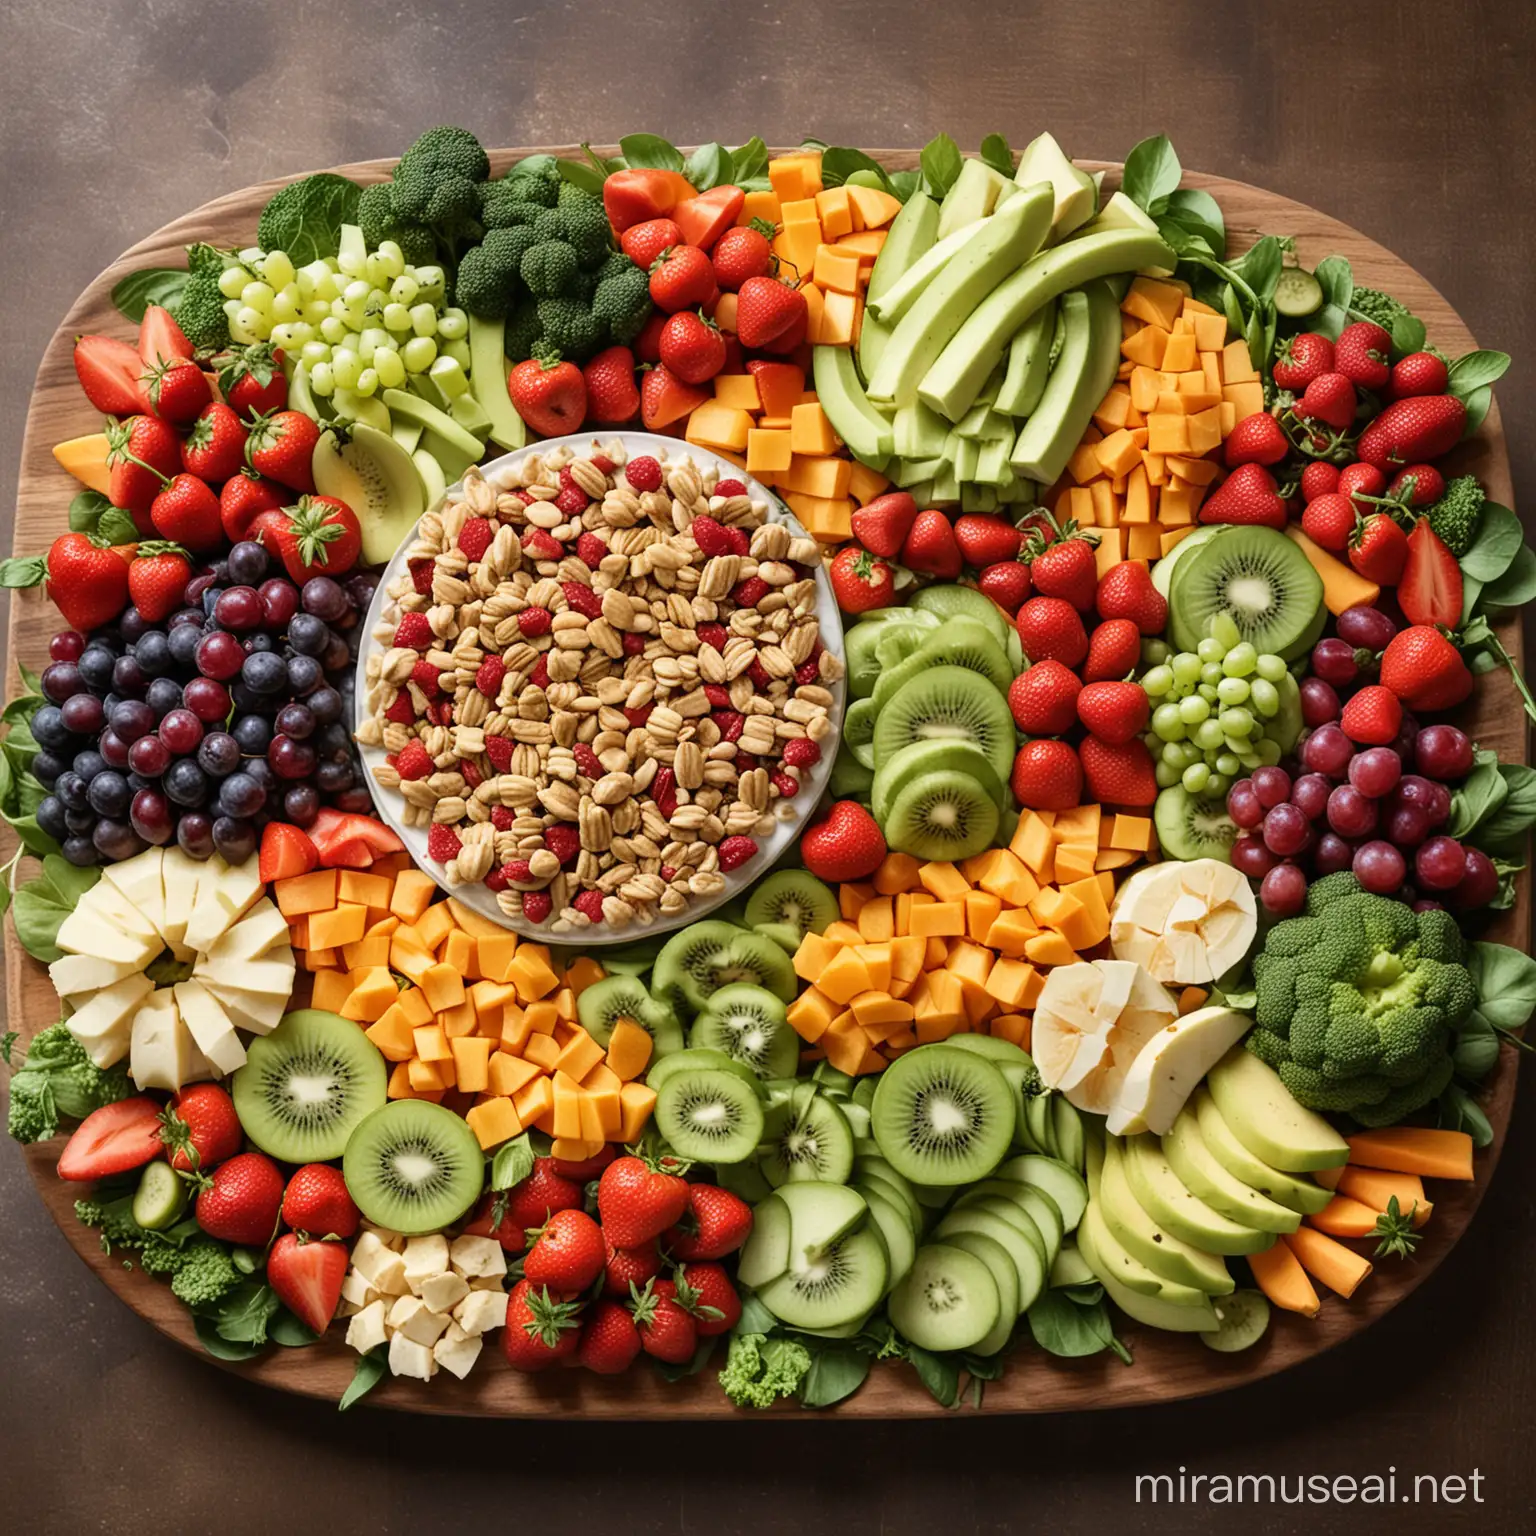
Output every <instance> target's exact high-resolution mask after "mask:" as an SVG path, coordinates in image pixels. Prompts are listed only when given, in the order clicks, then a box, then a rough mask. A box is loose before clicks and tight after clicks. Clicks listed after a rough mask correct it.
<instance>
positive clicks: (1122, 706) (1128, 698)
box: [1077, 683, 1151, 747]
mask: <svg viewBox="0 0 1536 1536" xmlns="http://www.w3.org/2000/svg"><path fill="white" fill-rule="evenodd" d="M1150 713H1151V709H1150V706H1149V705H1148V703H1147V695H1146V690H1145V689H1143V688H1142V686H1141V685H1140V684H1139V683H1089V684H1088V686H1087V687H1086V688H1084V689H1083V691H1082V692H1081V693H1080V694H1078V696H1077V718H1078V719H1079V720H1081V721H1082V722H1083V724H1084V725H1085V726H1086V727H1087V728H1088V730H1089V731H1091V732H1092V733H1093V734H1094V735H1095V736H1097V737H1098V738H1099V740H1100V741H1107V742H1108V743H1109V744H1110V746H1112V747H1119V746H1124V745H1125V743H1126V742H1128V741H1129V740H1130V739H1131V738H1132V737H1133V736H1139V735H1140V734H1141V733H1142V732H1143V731H1144V730H1145V729H1146V728H1147V717H1148V715H1149V714H1150Z"/></svg>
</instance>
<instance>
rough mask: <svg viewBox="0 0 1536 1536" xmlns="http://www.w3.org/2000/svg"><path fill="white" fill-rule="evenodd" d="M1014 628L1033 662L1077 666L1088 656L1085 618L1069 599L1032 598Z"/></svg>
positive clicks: (1021, 611) (1015, 621) (1020, 612)
mask: <svg viewBox="0 0 1536 1536" xmlns="http://www.w3.org/2000/svg"><path fill="white" fill-rule="evenodd" d="M1014 627H1015V629H1017V631H1018V635H1019V644H1020V645H1021V646H1022V647H1023V649H1024V654H1025V655H1026V656H1027V657H1028V658H1029V659H1030V660H1031V661H1059V662H1061V663H1062V664H1063V665H1065V666H1068V667H1075V666H1077V665H1079V664H1080V663H1081V662H1082V659H1083V658H1084V657H1085V656H1086V655H1087V654H1088V631H1087V630H1086V629H1084V628H1083V619H1082V615H1081V614H1080V613H1078V611H1077V609H1076V608H1074V607H1073V606H1072V604H1071V603H1069V602H1068V601H1067V600H1066V599H1065V598H1062V597H1032V598H1030V600H1029V601H1028V602H1027V603H1025V604H1024V606H1023V607H1022V608H1020V609H1019V613H1018V617H1017V618H1016V619H1015V620H1014Z"/></svg>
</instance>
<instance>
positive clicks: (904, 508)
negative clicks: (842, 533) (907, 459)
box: [852, 491, 917, 560]
mask: <svg viewBox="0 0 1536 1536" xmlns="http://www.w3.org/2000/svg"><path fill="white" fill-rule="evenodd" d="M916 517H917V503H916V502H915V501H914V500H913V499H912V498H911V497H910V496H909V495H908V494H907V493H906V492H905V491H887V492H886V493H885V494H884V495H883V496H876V497H875V498H874V499H873V500H872V501H866V502H865V503H864V505H863V506H862V507H860V508H859V510H858V511H857V512H855V513H854V514H853V518H852V525H853V536H854V538H856V539H857V540H858V541H859V543H860V544H862V545H863V546H864V548H865V549H867V550H868V551H869V552H870V553H871V554H873V555H884V556H885V557H886V558H887V559H888V560H894V559H895V558H896V556H897V555H899V554H900V553H901V546H902V544H903V543H904V542H905V540H906V537H907V534H908V533H909V532H910V531H911V528H912V524H913V521H914V520H915V519H916Z"/></svg>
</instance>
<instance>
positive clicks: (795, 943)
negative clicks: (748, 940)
mask: <svg viewBox="0 0 1536 1536" xmlns="http://www.w3.org/2000/svg"><path fill="white" fill-rule="evenodd" d="M752 932H753V933H755V934H757V935H758V937H759V938H764V939H772V940H773V942H774V943H775V944H777V945H778V946H779V948H780V949H782V950H783V951H784V953H785V954H786V955H789V956H791V957H793V955H794V953H795V951H796V950H797V949H799V948H800V941H801V939H802V938H804V937H805V935H804V934H802V933H801V932H800V930H799V929H798V928H797V927H795V925H794V924H793V923H754V924H753V925H752Z"/></svg>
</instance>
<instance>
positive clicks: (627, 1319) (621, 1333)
mask: <svg viewBox="0 0 1536 1536" xmlns="http://www.w3.org/2000/svg"><path fill="white" fill-rule="evenodd" d="M639 1353H640V1330H639V1329H638V1328H637V1327H635V1319H634V1314H633V1313H631V1312H630V1310H629V1308H628V1307H621V1306H620V1305H619V1304H618V1302H616V1301H595V1302H593V1303H592V1306H591V1309H590V1310H589V1311H588V1313H587V1321H586V1325H585V1326H584V1327H583V1328H582V1330H581V1344H580V1345H579V1347H578V1348H577V1350H576V1361H577V1363H578V1364H579V1365H584V1366H585V1367H586V1368H587V1369H588V1370H589V1371H595V1372H596V1373H597V1374H598V1375H599V1376H621V1375H623V1373H624V1372H625V1371H627V1370H628V1369H629V1368H630V1366H631V1365H632V1364H634V1360H635V1356H636V1355H638V1354H639Z"/></svg>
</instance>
